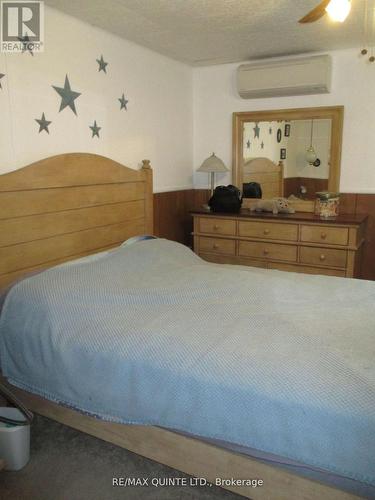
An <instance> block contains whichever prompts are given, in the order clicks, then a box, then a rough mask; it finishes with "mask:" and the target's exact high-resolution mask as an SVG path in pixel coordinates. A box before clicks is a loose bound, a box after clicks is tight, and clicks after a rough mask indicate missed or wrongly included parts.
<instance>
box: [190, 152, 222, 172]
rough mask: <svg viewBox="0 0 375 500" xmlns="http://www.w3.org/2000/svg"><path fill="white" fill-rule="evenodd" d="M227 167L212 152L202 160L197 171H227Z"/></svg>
mask: <svg viewBox="0 0 375 500" xmlns="http://www.w3.org/2000/svg"><path fill="white" fill-rule="evenodd" d="M228 171H229V169H228V168H227V167H226V166H225V164H224V162H223V160H220V158H218V157H217V156H216V155H215V153H212V155H211V156H210V157H208V158H206V160H204V162H203V163H202V165H201V166H200V167H199V168H198V170H197V172H208V173H210V172H228Z"/></svg>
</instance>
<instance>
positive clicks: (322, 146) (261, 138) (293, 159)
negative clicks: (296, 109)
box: [242, 118, 332, 199]
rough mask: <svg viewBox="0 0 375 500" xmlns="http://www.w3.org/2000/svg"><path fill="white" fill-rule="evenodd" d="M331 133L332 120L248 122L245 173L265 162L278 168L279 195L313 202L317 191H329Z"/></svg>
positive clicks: (245, 137) (245, 126)
mask: <svg viewBox="0 0 375 500" xmlns="http://www.w3.org/2000/svg"><path fill="white" fill-rule="evenodd" d="M331 133H332V120H331V118H324V119H318V118H316V119H300V120H289V121H288V120H278V121H276V120H275V121H260V122H250V121H249V122H245V123H244V124H243V142H242V144H243V168H244V171H246V170H247V166H250V165H251V166H252V167H251V170H254V166H255V163H254V162H253V160H255V159H260V158H263V159H264V158H266V159H267V160H270V161H271V162H272V163H273V165H278V166H279V169H278V171H279V175H280V183H281V185H280V187H279V192H283V195H284V196H285V197H290V196H295V197H298V198H300V199H314V198H315V193H316V192H317V191H326V190H327V189H328V179H329V176H330V160H331V159H330V152H331ZM280 162H281V163H280ZM259 167H260V163H259ZM257 170H258V169H257ZM246 177H249V176H246ZM250 177H251V176H250ZM266 177H267V176H266ZM250 180H251V179H250V178H247V179H245V178H244V179H243V181H244V182H249V181H250ZM254 180H255V179H254ZM270 180H271V179H270ZM272 181H274V178H273V179H272ZM263 196H264V195H263Z"/></svg>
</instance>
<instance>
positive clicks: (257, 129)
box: [253, 123, 260, 139]
mask: <svg viewBox="0 0 375 500" xmlns="http://www.w3.org/2000/svg"><path fill="white" fill-rule="evenodd" d="M253 130H254V139H256V138H258V139H259V133H260V128H259V125H258V123H256V124H255V127H254V128H253Z"/></svg>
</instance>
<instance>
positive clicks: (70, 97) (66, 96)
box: [52, 75, 81, 115]
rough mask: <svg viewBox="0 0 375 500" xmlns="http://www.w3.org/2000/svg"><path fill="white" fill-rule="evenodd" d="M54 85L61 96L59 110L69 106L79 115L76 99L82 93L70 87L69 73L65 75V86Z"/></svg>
mask: <svg viewBox="0 0 375 500" xmlns="http://www.w3.org/2000/svg"><path fill="white" fill-rule="evenodd" d="M52 87H53V88H54V89H55V90H56V92H57V93H58V94H59V96H60V97H61V104H60V109H59V112H60V111H62V110H63V109H64V108H66V107H69V108H70V109H71V110H72V111H73V113H74V114H75V115H77V111H76V106H75V103H74V101H75V100H76V99H77V97H79V96H80V95H81V93H80V92H74V90H72V89H71V88H70V83H69V78H68V75H66V76H65V84H64V87H55V86H54V85H52Z"/></svg>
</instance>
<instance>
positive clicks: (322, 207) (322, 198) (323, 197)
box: [315, 191, 340, 219]
mask: <svg viewBox="0 0 375 500" xmlns="http://www.w3.org/2000/svg"><path fill="white" fill-rule="evenodd" d="M316 196H317V198H316V202H315V215H319V216H320V217H321V218H322V219H327V218H330V217H337V216H338V215H339V205H340V194H339V193H332V192H329V191H320V192H318V193H316Z"/></svg>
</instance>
